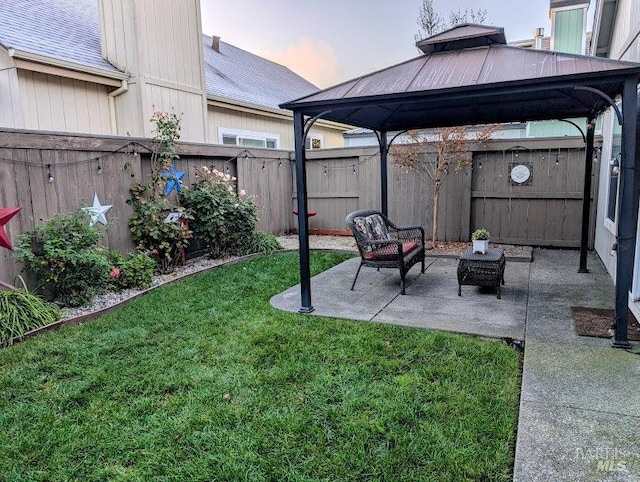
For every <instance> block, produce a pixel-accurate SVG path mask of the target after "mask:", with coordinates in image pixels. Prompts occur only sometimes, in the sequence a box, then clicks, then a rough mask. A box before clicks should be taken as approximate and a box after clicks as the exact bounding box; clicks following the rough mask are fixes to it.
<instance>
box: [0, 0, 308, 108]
mask: <svg viewBox="0 0 640 482" xmlns="http://www.w3.org/2000/svg"><path fill="white" fill-rule="evenodd" d="M202 42H203V53H204V70H205V89H206V92H207V94H208V95H210V96H215V97H218V98H223V99H226V100H228V101H231V102H238V103H242V104H249V105H251V106H256V107H267V108H270V109H278V110H279V107H278V105H279V104H281V103H283V102H286V101H288V100H291V99H296V98H299V97H303V96H306V95H309V94H312V93H314V92H317V91H318V90H319V89H318V87H316V86H315V85H313V84H311V83H310V82H308V81H307V80H305V79H303V78H302V77H300V76H299V75H297V74H296V73H294V72H293V71H291V70H289V69H288V68H287V67H284V66H282V65H279V64H277V63H275V62H271V61H269V60H267V59H264V58H262V57H259V56H258V55H254V54H251V53H249V52H247V51H245V50H242V49H239V48H237V47H234V46H233V45H230V44H228V43H225V42H219V51H215V50H214V49H213V48H212V43H211V42H212V38H211V37H208V36H206V35H203V36H202ZM0 45H1V46H2V47H4V48H5V49H6V50H10V49H15V50H17V51H20V52H25V53H27V54H32V55H37V56H43V57H45V58H50V59H52V60H63V61H66V62H71V63H72V64H76V65H77V66H78V70H82V68H83V67H88V68H93V69H99V70H102V71H107V72H113V73H121V71H120V70H118V69H117V68H116V67H114V66H113V65H112V64H110V63H109V62H107V61H106V60H104V59H103V58H102V53H101V47H100V26H99V23H98V3H97V0H0Z"/></svg>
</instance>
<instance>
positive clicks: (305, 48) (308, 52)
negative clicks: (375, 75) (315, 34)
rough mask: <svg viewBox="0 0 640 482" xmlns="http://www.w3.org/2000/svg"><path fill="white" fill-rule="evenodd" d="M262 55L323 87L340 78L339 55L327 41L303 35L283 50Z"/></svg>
mask: <svg viewBox="0 0 640 482" xmlns="http://www.w3.org/2000/svg"><path fill="white" fill-rule="evenodd" d="M261 56H262V57H265V58H267V59H269V60H272V61H274V62H277V63H279V64H282V65H285V66H287V67H289V68H290V69H291V70H293V71H294V72H295V73H297V74H298V75H301V76H302V77H304V78H305V79H307V80H308V81H309V82H311V83H313V84H315V85H317V86H318V87H321V88H324V87H329V86H330V85H333V84H336V83H338V82H339V80H340V77H339V76H338V56H337V55H336V53H335V51H334V50H333V47H331V45H329V44H328V43H327V42H323V41H317V40H313V39H311V38H309V37H301V38H300V39H298V41H297V42H296V43H295V44H293V45H289V46H288V47H286V48H285V49H284V50H283V51H282V52H264V53H262V54H261Z"/></svg>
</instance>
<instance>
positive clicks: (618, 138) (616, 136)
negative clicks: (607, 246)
mask: <svg viewBox="0 0 640 482" xmlns="http://www.w3.org/2000/svg"><path fill="white" fill-rule="evenodd" d="M612 121H613V129H612V133H613V134H612V139H611V159H609V193H608V196H607V219H608V220H609V221H610V222H611V223H613V225H615V223H616V220H617V216H618V186H619V185H620V163H621V162H622V126H621V125H620V124H618V120H617V118H616V116H612Z"/></svg>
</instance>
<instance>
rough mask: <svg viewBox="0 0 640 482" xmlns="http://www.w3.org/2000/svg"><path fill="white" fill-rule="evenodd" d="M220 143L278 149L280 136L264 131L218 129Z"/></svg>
mask: <svg viewBox="0 0 640 482" xmlns="http://www.w3.org/2000/svg"><path fill="white" fill-rule="evenodd" d="M219 138H220V143H222V144H224V145H227V146H243V147H257V148H266V149H278V148H279V147H280V136H279V135H278V134H271V133H266V132H253V131H241V130H236V129H226V128H222V127H221V128H220V129H219Z"/></svg>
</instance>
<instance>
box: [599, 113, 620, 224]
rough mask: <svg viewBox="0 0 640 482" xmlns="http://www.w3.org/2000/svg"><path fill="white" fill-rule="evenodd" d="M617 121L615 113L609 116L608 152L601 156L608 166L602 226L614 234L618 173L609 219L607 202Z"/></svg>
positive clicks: (617, 201) (616, 215) (618, 193)
mask: <svg viewBox="0 0 640 482" xmlns="http://www.w3.org/2000/svg"><path fill="white" fill-rule="evenodd" d="M616 105H617V106H618V108H619V109H620V108H622V102H616ZM617 123H618V119H617V117H616V116H615V115H612V116H611V119H610V125H609V127H610V131H609V140H610V142H609V143H608V147H609V152H608V153H606V155H607V157H604V156H603V159H607V160H608V163H607V164H608V167H607V184H606V185H607V193H606V198H605V199H606V203H607V205H606V206H605V208H606V209H605V212H604V226H605V228H606V229H607V230H608V231H609V232H610V233H611V234H613V235H614V236H615V235H616V234H617V232H618V229H617V228H618V203H619V200H620V199H619V198H620V177H621V176H620V174H618V176H617V177H618V180H617V186H616V198H615V203H616V205H615V208H614V212H615V215H614V219H611V218H610V217H609V208H610V205H609V202H610V198H611V170H612V168H611V166H612V162H613V156H614V151H613V145H614V135H615V132H614V131H615V129H616V125H617Z"/></svg>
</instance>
